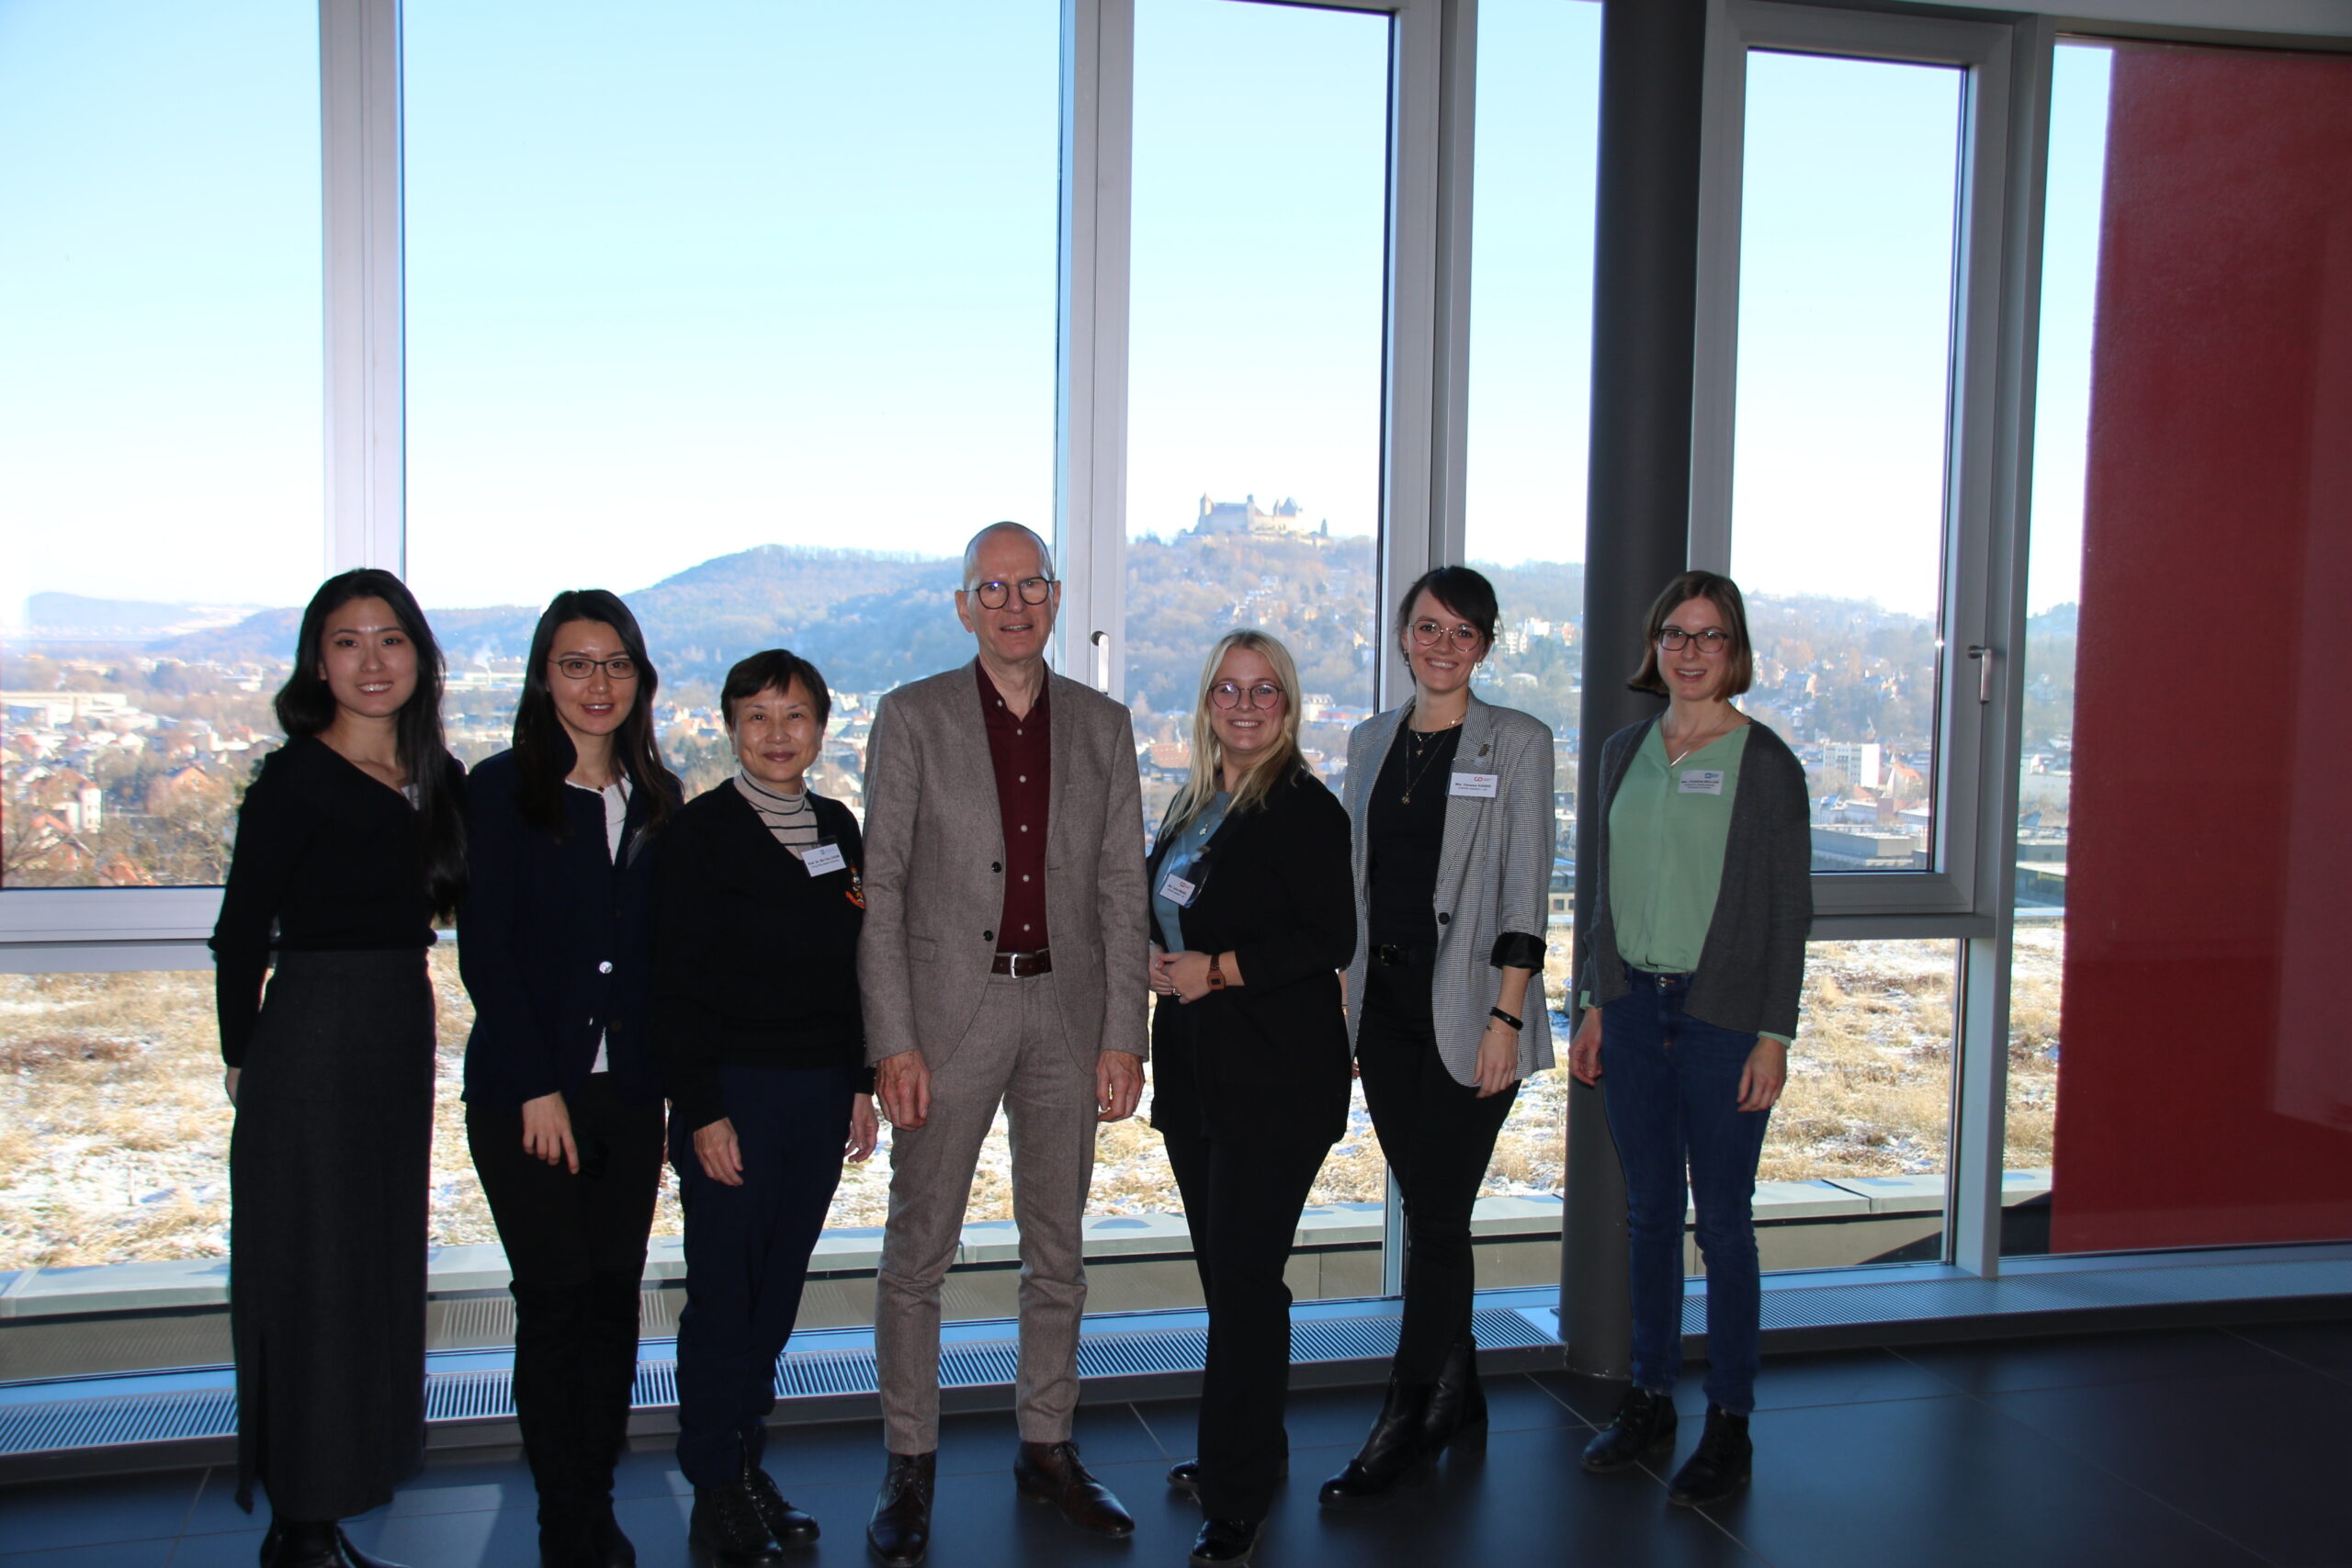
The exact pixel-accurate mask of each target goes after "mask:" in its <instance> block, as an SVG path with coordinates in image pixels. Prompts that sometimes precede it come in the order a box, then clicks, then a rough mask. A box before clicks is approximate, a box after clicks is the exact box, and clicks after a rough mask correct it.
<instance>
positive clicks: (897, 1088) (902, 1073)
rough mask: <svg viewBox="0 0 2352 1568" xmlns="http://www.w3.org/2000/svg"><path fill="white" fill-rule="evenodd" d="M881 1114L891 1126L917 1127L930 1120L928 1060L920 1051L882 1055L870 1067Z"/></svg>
mask: <svg viewBox="0 0 2352 1568" xmlns="http://www.w3.org/2000/svg"><path fill="white" fill-rule="evenodd" d="M874 1087H875V1089H876V1092H877V1093H878V1094H879V1096H880V1098H881V1100H882V1114H883V1115H885V1116H888V1118H889V1119H890V1125H891V1126H893V1127H920V1126H922V1124H923V1123H924V1122H928V1121H930V1120H931V1064H930V1063H928V1062H926V1061H924V1060H923V1059H922V1052H921V1051H901V1052H899V1054H898V1055H895V1056H885V1057H883V1058H882V1061H881V1065H880V1066H876V1068H875V1069H874Z"/></svg>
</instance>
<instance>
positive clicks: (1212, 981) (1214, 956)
mask: <svg viewBox="0 0 2352 1568" xmlns="http://www.w3.org/2000/svg"><path fill="white" fill-rule="evenodd" d="M1223 956H1224V954H1222V953H1210V954H1209V989H1210V990H1212V991H1222V990H1223V989H1225V971H1224V970H1222V969H1220V968H1218V967H1217V966H1216V965H1217V960H1218V959H1219V958H1221V957H1223Z"/></svg>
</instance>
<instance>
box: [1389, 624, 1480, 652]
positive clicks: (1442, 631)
mask: <svg viewBox="0 0 2352 1568" xmlns="http://www.w3.org/2000/svg"><path fill="white" fill-rule="evenodd" d="M1405 629H1406V630H1407V631H1408V632H1410V633H1412V634H1413V646H1414V647H1416V648H1435V647H1436V646H1437V645H1438V639H1439V638H1441V637H1443V638H1445V639H1446V640H1447V641H1450V642H1452V643H1453V646H1454V647H1456V648H1460V649H1472V648H1476V647H1477V646H1478V628H1477V627H1476V626H1471V625H1470V624H1469V623H1468V622H1466V621H1464V622H1457V623H1456V624H1454V625H1453V626H1440V625H1438V624H1437V623H1436V622H1435V621H1428V620H1423V621H1415V622H1414V623H1413V624H1412V625H1411V626H1408V627H1406V628H1405Z"/></svg>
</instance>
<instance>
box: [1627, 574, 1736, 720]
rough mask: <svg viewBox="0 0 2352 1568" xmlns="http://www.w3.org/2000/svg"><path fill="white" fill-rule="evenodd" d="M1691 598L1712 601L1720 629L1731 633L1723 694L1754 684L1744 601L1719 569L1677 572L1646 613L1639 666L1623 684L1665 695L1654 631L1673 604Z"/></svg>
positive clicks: (1660, 627) (1659, 629)
mask: <svg viewBox="0 0 2352 1568" xmlns="http://www.w3.org/2000/svg"><path fill="white" fill-rule="evenodd" d="M1692 599H1704V600H1705V601H1706V602H1707V603H1708V604H1713V606H1714V607H1715V613H1716V614H1717V615H1721V616H1722V617H1723V618H1724V630H1725V631H1727V632H1729V633H1730V634H1731V652H1730V654H1729V655H1728V656H1727V657H1726V658H1725V660H1724V676H1725V679H1724V690H1723V694H1724V696H1726V697H1736V696H1737V695H1739V694H1741V693H1742V692H1745V691H1746V690H1747V688H1748V687H1749V686H1751V685H1753V684H1755V682H1756V650H1755V649H1754V647H1753V646H1752V645H1750V644H1749V642H1748V640H1747V601H1746V600H1744V599H1742V598H1741V597H1740V596H1739V584H1738V583H1736V582H1734V581H1732V580H1731V579H1730V578H1728V577H1725V576H1724V574H1723V573H1722V572H1719V571H1698V570H1691V571H1686V572H1682V573H1679V574H1678V575H1677V576H1676V577H1675V579H1674V581H1671V582H1669V583H1668V584H1667V585H1666V587H1665V589H1664V590H1663V591H1662V592H1659V594H1658V596H1657V600H1656V602H1654V603H1653V604H1651V605H1650V613H1649V616H1648V618H1647V619H1645V621H1644V622H1643V623H1642V667H1641V668H1640V669H1639V670H1636V671H1634V678H1633V679H1632V680H1630V681H1628V682H1625V684H1626V685H1627V686H1629V687H1631V688H1632V689H1633V690H1634V691H1636V692H1647V693H1648V694H1650V695H1652V696H1654V697H1663V696H1665V695H1667V694H1668V693H1667V689H1666V682H1665V681H1663V680H1662V679H1660V678H1659V676H1658V672H1657V637H1658V633H1660V632H1662V631H1664V630H1665V629H1666V618H1667V617H1668V615H1672V614H1674V607H1675V606H1676V605H1678V604H1686V603H1688V602H1689V601H1691V600H1692Z"/></svg>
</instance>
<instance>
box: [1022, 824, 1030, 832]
mask: <svg viewBox="0 0 2352 1568" xmlns="http://www.w3.org/2000/svg"><path fill="white" fill-rule="evenodd" d="M1021 830H1022V831H1023V832H1024V833H1025V832H1027V831H1028V830H1029V824H1028V823H1026V822H1023V824H1021Z"/></svg>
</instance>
